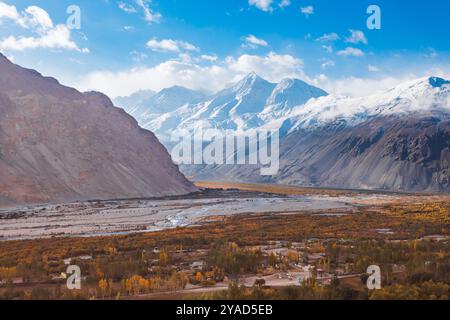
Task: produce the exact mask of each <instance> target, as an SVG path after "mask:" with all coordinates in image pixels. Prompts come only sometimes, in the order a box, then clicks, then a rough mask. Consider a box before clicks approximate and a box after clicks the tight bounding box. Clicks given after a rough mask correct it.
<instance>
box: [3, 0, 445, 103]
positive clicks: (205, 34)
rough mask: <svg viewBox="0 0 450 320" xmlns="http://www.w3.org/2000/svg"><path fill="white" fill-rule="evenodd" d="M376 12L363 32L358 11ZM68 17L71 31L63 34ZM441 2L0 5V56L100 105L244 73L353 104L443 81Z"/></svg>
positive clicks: (171, 0) (222, 81)
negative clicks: (105, 98)
mask: <svg viewBox="0 0 450 320" xmlns="http://www.w3.org/2000/svg"><path fill="white" fill-rule="evenodd" d="M371 4H376V5H378V6H379V7H380V9H381V23H382V24H381V30H369V29H368V28H367V26H366V20H367V18H368V17H369V15H368V14H367V13H366V10H367V7H368V6H369V5H371ZM69 5H77V6H78V7H79V8H80V13H81V16H80V17H81V28H80V29H68V28H67V26H66V20H67V18H68V16H69V15H68V14H67V12H66V9H67V7H68V6H69ZM449 18H450V2H449V1H443V0H429V1H426V2H422V1H421V2H419V1H407V0H395V1H392V0H371V1H366V0H341V1H330V0H290V1H287V0H231V1H230V0H227V1H225V0H223V1H222V0H215V1H211V0H195V1H194V0H153V1H149V0H122V1H115V0H90V1H88V0H78V1H77V0H58V1H54V0H40V1H27V0H15V1H12V0H6V1H3V0H0V51H1V52H3V53H4V54H5V55H7V56H8V57H10V58H11V59H13V61H14V62H15V63H18V64H21V65H23V66H26V67H29V68H34V69H37V70H39V71H40V72H42V73H44V74H45V75H51V76H54V77H56V78H58V79H59V80H60V81H61V82H62V83H64V84H67V85H71V86H75V87H77V88H79V89H80V90H88V89H95V90H99V91H103V92H105V93H107V94H109V95H110V96H112V97H114V96H117V95H127V94H130V93H132V92H134V91H137V90H141V89H152V90H160V89H162V88H164V87H168V86H171V85H183V86H187V87H190V88H193V89H199V90H205V91H214V90H217V89H219V88H222V87H223V86H225V85H226V84H227V83H229V82H231V81H235V80H237V79H239V78H240V77H242V76H243V75H244V74H246V73H248V72H251V71H255V72H257V73H258V74H260V75H261V76H263V77H264V78H266V79H267V80H270V81H279V80H281V79H282V78H284V77H298V78H301V79H303V80H306V81H308V82H310V83H313V84H316V85H318V86H320V87H322V88H325V89H326V90H328V91H330V92H332V93H337V94H349V95H364V94H368V93H370V92H373V91H378V90H382V89H386V88H388V87H390V86H394V85H396V84H397V83H399V82H402V81H406V80H410V79H412V78H417V77H422V76H425V75H439V76H445V77H448V75H449V74H450V60H449V57H450V41H449V35H448V29H449V28H448V20H449Z"/></svg>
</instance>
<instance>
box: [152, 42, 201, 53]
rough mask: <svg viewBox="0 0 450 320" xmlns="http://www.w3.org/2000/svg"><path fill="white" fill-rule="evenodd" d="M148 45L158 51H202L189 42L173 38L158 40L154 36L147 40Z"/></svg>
mask: <svg viewBox="0 0 450 320" xmlns="http://www.w3.org/2000/svg"><path fill="white" fill-rule="evenodd" d="M147 47H148V48H150V49H151V50H152V51H157V52H175V53H179V52H182V51H200V49H199V48H197V47H196V46H194V45H193V44H191V43H189V42H186V41H181V40H172V39H163V40H157V39H155V38H154V39H151V40H149V41H148V42H147Z"/></svg>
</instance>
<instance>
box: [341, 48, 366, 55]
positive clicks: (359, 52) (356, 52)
mask: <svg viewBox="0 0 450 320" xmlns="http://www.w3.org/2000/svg"><path fill="white" fill-rule="evenodd" d="M337 54H338V55H340V56H353V57H362V56H364V55H365V54H364V52H363V51H362V50H360V49H357V48H352V47H347V48H345V49H344V50H341V51H338V53H337Z"/></svg>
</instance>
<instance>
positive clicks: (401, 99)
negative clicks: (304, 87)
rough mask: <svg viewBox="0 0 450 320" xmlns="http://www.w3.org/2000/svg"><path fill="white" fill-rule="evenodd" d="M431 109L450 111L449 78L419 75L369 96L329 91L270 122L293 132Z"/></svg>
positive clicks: (349, 124) (419, 112)
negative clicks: (337, 94) (327, 93)
mask: <svg viewBox="0 0 450 320" xmlns="http://www.w3.org/2000/svg"><path fill="white" fill-rule="evenodd" d="M433 112H450V81H447V80H444V79H441V78H437V77H429V78H421V79H417V80H414V81H410V82H407V83H403V84H401V85H399V86H397V87H395V88H392V89H390V90H387V91H385V92H382V93H379V94H374V95H371V96H369V97H361V98H348V97H338V96H333V95H329V96H326V97H321V98H318V99H313V100H310V101H308V102H307V103H306V104H304V105H298V106H296V107H295V108H293V109H291V111H290V112H288V113H287V114H285V116H284V117H283V119H276V120H275V121H273V122H272V123H271V126H272V127H277V126H280V123H281V122H282V121H286V123H288V126H290V128H289V131H290V132H293V131H295V130H297V129H316V128H320V127H323V126H326V125H329V124H332V123H334V124H340V125H346V126H355V125H358V124H360V123H362V122H364V121H367V120H369V119H373V118H375V117H381V116H390V115H397V116H402V115H403V116H404V115H411V114H416V115H427V114H430V113H433ZM286 123H285V124H284V125H285V126H286Z"/></svg>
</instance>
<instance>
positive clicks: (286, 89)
mask: <svg viewBox="0 0 450 320" xmlns="http://www.w3.org/2000/svg"><path fill="white" fill-rule="evenodd" d="M326 95H328V93H327V92H325V91H324V90H322V89H319V88H316V87H314V86H311V85H309V84H307V83H306V82H304V81H302V80H298V79H284V80H283V81H281V82H280V83H279V84H278V85H277V86H276V87H275V89H274V90H273V92H272V94H271V96H270V97H269V99H268V104H269V105H271V104H279V103H286V104H287V105H289V106H291V107H293V106H296V105H302V104H304V103H306V102H307V101H308V100H309V99H311V98H319V97H322V96H326Z"/></svg>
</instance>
